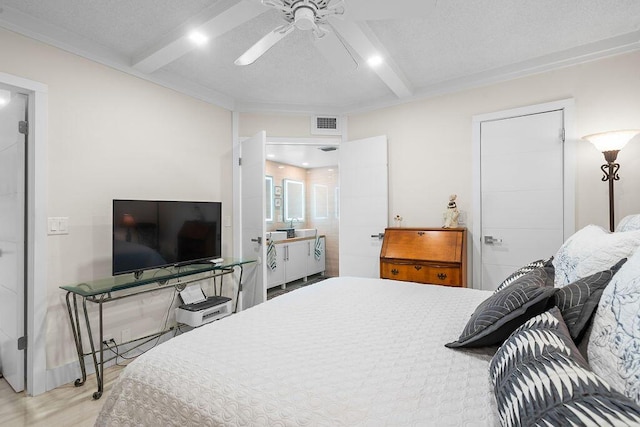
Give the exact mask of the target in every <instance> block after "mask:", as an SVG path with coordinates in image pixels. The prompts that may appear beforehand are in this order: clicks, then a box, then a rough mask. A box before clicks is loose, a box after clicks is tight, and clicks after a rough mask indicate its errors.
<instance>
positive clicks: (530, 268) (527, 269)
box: [493, 257, 553, 294]
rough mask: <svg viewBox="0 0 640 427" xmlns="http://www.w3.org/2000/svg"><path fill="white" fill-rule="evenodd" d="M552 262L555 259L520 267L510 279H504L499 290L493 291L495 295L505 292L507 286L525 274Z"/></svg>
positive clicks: (541, 260) (542, 260) (538, 261)
mask: <svg viewBox="0 0 640 427" xmlns="http://www.w3.org/2000/svg"><path fill="white" fill-rule="evenodd" d="M551 261H553V257H551V258H547V259H539V260H537V261H533V262H530V263H529V264H527V265H525V266H523V267H520V268H519V269H517V270H516V271H514V272H513V273H511V274H510V275H509V277H507V278H506V279H504V280H503V281H502V283H500V285H499V286H498V288H497V289H496V290H495V291H493V293H494V294H497V293H498V292H500V291H501V290H503V289H504V288H506V287H507V286H509V285H510V284H512V283H513V282H514V281H515V280H516V279H519V278H520V277H522V276H524V275H525V274H527V273H528V272H530V271H533V270H535V269H536V268H542V267H544V265H545V264H546V263H548V262H551Z"/></svg>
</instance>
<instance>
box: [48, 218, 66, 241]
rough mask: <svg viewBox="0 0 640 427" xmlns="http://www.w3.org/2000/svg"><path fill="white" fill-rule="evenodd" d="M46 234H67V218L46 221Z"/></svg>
mask: <svg viewBox="0 0 640 427" xmlns="http://www.w3.org/2000/svg"><path fill="white" fill-rule="evenodd" d="M47 234H49V235H50V236H52V235H53V236H55V235H62V234H69V217H66V216H52V217H49V218H48V219H47Z"/></svg>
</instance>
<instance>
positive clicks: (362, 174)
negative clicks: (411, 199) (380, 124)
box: [339, 136, 389, 277]
mask: <svg viewBox="0 0 640 427" xmlns="http://www.w3.org/2000/svg"><path fill="white" fill-rule="evenodd" d="M339 159H340V165H339V166H340V250H339V252H340V275H341V276H359V277H380V249H381V247H382V239H381V237H378V236H379V235H382V233H384V229H385V228H386V227H387V225H388V223H389V191H388V182H387V181H388V171H387V137H386V136H376V137H373V138H366V139H360V140H356V141H348V142H343V143H342V144H341V145H340V150H339Z"/></svg>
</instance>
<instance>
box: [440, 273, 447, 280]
mask: <svg viewBox="0 0 640 427" xmlns="http://www.w3.org/2000/svg"><path fill="white" fill-rule="evenodd" d="M446 278H447V274H446V273H438V279H440V280H444V279H446Z"/></svg>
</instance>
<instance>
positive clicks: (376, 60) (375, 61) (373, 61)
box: [367, 55, 383, 67]
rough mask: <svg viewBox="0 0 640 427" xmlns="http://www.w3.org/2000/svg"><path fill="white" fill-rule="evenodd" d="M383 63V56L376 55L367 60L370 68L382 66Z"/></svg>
mask: <svg viewBox="0 0 640 427" xmlns="http://www.w3.org/2000/svg"><path fill="white" fill-rule="evenodd" d="M382 61H383V59H382V56H380V55H374V56H371V57H369V59H367V64H369V67H377V66H378V65H380V64H382Z"/></svg>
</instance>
